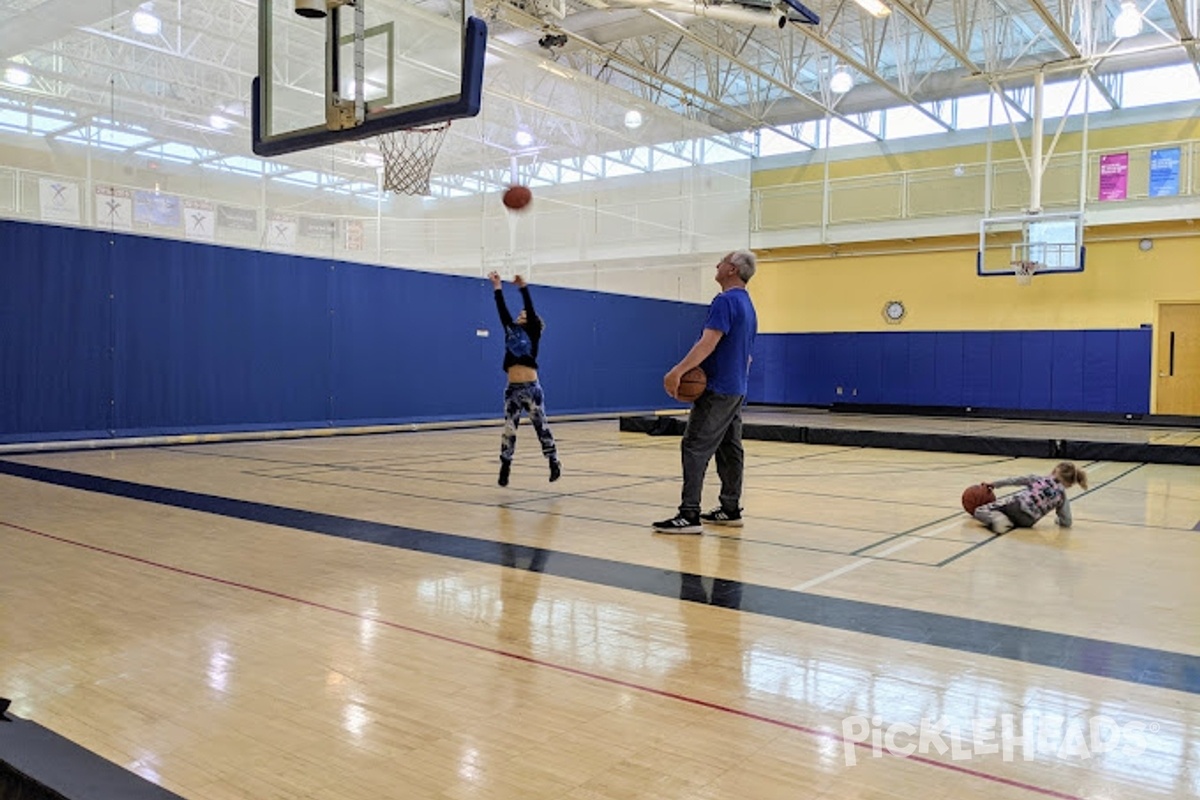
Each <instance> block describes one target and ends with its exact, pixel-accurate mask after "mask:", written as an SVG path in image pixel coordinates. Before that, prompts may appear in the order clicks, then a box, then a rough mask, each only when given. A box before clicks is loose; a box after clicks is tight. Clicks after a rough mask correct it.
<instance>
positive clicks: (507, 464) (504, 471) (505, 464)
mask: <svg viewBox="0 0 1200 800" xmlns="http://www.w3.org/2000/svg"><path fill="white" fill-rule="evenodd" d="M511 471H512V462H511V461H501V462H500V480H499V484H500V485H501V486H508V473H509V472H511Z"/></svg>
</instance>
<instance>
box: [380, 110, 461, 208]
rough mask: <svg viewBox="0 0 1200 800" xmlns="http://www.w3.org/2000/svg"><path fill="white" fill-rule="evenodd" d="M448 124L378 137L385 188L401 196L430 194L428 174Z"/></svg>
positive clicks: (394, 132) (392, 132) (444, 136)
mask: <svg viewBox="0 0 1200 800" xmlns="http://www.w3.org/2000/svg"><path fill="white" fill-rule="evenodd" d="M448 130H450V123H449V122H439V123H437V124H436V125H427V126H425V127H421V128H408V129H407V130H401V131H390V132H388V133H382V134H380V135H379V152H380V154H381V155H382V156H383V188H384V189H385V190H386V191H389V192H399V193H401V194H412V195H428V194H429V175H430V173H431V172H432V171H433V161H434V159H435V158H437V154H438V150H440V149H441V147H442V141H443V140H444V139H445V138H446V131H448Z"/></svg>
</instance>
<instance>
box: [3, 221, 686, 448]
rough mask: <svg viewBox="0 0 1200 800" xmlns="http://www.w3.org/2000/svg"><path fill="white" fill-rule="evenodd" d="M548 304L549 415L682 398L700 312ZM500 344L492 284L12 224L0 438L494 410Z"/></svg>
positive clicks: (672, 305) (622, 304)
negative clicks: (670, 391)
mask: <svg viewBox="0 0 1200 800" xmlns="http://www.w3.org/2000/svg"><path fill="white" fill-rule="evenodd" d="M505 292H506V296H507V299H508V304H509V308H510V309H511V310H512V312H513V315H514V316H515V315H516V314H517V312H518V311H519V310H520V307H521V305H520V303H521V300H520V295H519V294H518V293H517V291H516V290H515V288H514V287H512V286H511V284H506V285H505ZM533 297H534V302H535V304H536V308H537V310H538V312H539V313H540V314H541V315H542V316H543V317H544V318H545V319H546V322H547V328H546V332H545V336H544V340H543V343H542V351H541V358H540V366H541V369H540V376H541V380H542V384H543V386H544V388H545V391H546V398H547V406H548V411H549V412H550V413H551V414H568V413H587V412H608V411H622V410H634V409H637V410H641V409H647V408H661V407H664V406H671V405H674V404H673V403H672V401H670V400H669V399H668V398H667V397H666V395H665V394H664V393H663V390H662V376H663V373H665V372H666V371H667V369H669V368H670V367H671V366H672V365H673V364H674V363H675V362H676V361H678V360H679V358H681V357H682V356H683V355H684V354H685V353H686V352H687V350H688V349H689V348H690V347H691V345H692V344H693V342H694V341H695V340H696V338H697V337H698V336H699V334H700V331H701V328H702V326H703V323H704V318H705V314H706V309H705V307H704V306H702V305H697V304H692V303H677V302H669V301H662V300H650V299H645V298H637V297H627V296H621V295H612V294H604V293H598V292H586V291H578V290H570V289H557V288H551V287H544V286H534V287H533ZM480 329H483V330H487V331H488V332H489V334H490V335H489V336H487V337H486V338H484V337H480V336H478V335H477V334H476V331H477V330H480ZM503 342H504V337H503V336H502V335H501V333H500V326H499V321H498V318H497V315H496V311H495V305H494V303H493V300H492V290H491V286H490V284H489V283H488V282H487V281H486V280H484V279H482V278H463V277H456V276H450V275H438V274H432V273H424V272H415V271H411V270H400V269H391V268H383V267H373V266H367V265H361V264H348V263H344V262H335V261H329V260H323V259H315V258H306V257H301V256H291V255H283V254H278V253H264V252H258V251H251V250H238V249H234V248H228V247H218V246H213V245H205V244H199V243H193V242H180V241H173V240H167V239H153V238H147V237H140V236H134V235H127V234H110V233H106V232H103V231H90V230H80V229H74V228H59V227H54V226H48V225H39V224H31V223H23V222H12V221H0V381H2V383H0V442H26V441H39V440H51V439H76V438H93V437H105V436H135V435H148V434H159V433H195V432H211V431H229V430H269V429H295V428H308V427H315V426H338V427H342V426H354V425H366V424H386V423H407V422H419V421H435V420H445V419H494V418H497V417H499V416H500V415H501V413H502V399H503V390H504V382H505V377H504V373H503V372H502V371H501V363H502V360H503V348H504V343H503Z"/></svg>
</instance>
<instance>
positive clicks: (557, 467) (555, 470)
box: [550, 458, 562, 483]
mask: <svg viewBox="0 0 1200 800" xmlns="http://www.w3.org/2000/svg"><path fill="white" fill-rule="evenodd" d="M561 477H562V462H560V461H559V460H558V459H557V458H555V459H552V460H551V461H550V482H551V483H554V482H555V481H556V480H558V479H559V478H561Z"/></svg>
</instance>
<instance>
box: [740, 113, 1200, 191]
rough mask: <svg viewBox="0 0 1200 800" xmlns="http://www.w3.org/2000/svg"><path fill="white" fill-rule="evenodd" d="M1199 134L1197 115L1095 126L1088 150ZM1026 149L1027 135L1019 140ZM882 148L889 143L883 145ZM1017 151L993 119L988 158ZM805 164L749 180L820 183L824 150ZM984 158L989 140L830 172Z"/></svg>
mask: <svg viewBox="0 0 1200 800" xmlns="http://www.w3.org/2000/svg"><path fill="white" fill-rule="evenodd" d="M1057 124H1058V123H1057V120H1047V121H1046V129H1047V134H1046V137H1045V140H1044V146H1045V147H1049V146H1050V143H1051V141H1052V140H1053V138H1054V131H1055V130H1056V129H1057ZM1198 137H1200V119H1196V118H1191V119H1178V120H1168V121H1163V122H1154V123H1146V124H1142V125H1128V126H1122V127H1116V128H1101V129H1093V130H1091V131H1089V132H1088V150H1089V151H1091V152H1097V151H1103V150H1114V149H1120V148H1123V147H1135V146H1138V145H1148V144H1157V143H1160V142H1174V141H1183V140H1189V139H1196V138H1198ZM1023 144H1024V147H1025V152H1026V153H1028V152H1029V138H1028V137H1025V140H1024V142H1023ZM1082 145H1083V134H1082V133H1064V134H1063V135H1062V137H1061V138H1060V139H1059V141H1058V144H1057V145H1056V146H1055V148H1054V154H1055V155H1056V156H1065V155H1067V154H1070V153H1075V154H1078V153H1079V152H1080V148H1081V147H1082ZM881 146H883V147H886V146H887V145H886V144H884V145H881ZM1020 157H1021V152H1020V150H1019V149H1018V148H1017V145H1016V143H1015V142H1014V141H1013V139H1012V136H1011V133H1010V129H1009V128H1008V123H1007V121H1002V122H1001V123H999V124H997V126H996V128H995V131H994V134H993V140H992V160H993V161H1002V160H1008V159H1019V158H1020ZM808 158H809V161H808V163H806V164H802V165H797V166H791V167H783V168H779V169H766V170H761V171H756V172H755V173H754V175H753V177H752V179H751V185H752V186H753V188H755V189H762V188H766V187H769V186H786V185H788V184H792V183H808V182H814V181H815V182H820V181H822V180H823V179H824V176H825V163H824V151H815V152H813V153H811V154H809V155H808ZM986 160H987V145H986V144H974V145H966V146H961V147H946V148H942V149H936V150H921V151H918V152H905V153H894V154H889V155H880V156H873V157H870V158H857V159H848V160H843V161H836V160H834V161H830V163H829V177H830V178H831V179H833V178H850V177H858V176H862V175H882V174H887V173H890V172H900V171H903V170H916V169H929V168H934V167H952V166H954V165H956V164H981V163H984V162H985V161H986Z"/></svg>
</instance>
